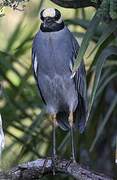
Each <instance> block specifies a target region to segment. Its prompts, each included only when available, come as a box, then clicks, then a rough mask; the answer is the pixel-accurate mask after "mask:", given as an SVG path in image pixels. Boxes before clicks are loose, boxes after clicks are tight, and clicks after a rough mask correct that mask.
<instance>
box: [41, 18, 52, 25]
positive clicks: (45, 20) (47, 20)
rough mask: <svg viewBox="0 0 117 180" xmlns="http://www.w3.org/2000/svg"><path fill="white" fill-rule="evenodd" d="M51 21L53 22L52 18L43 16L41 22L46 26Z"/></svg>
mask: <svg viewBox="0 0 117 180" xmlns="http://www.w3.org/2000/svg"><path fill="white" fill-rule="evenodd" d="M53 22H54V21H53V19H52V18H50V17H46V18H44V22H43V24H44V27H47V26H49V25H51V24H52V23H53Z"/></svg>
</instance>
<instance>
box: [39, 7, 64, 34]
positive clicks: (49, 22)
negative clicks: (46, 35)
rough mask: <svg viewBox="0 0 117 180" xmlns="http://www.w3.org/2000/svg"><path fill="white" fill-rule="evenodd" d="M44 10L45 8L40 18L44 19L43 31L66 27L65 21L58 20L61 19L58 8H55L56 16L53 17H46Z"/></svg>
mask: <svg viewBox="0 0 117 180" xmlns="http://www.w3.org/2000/svg"><path fill="white" fill-rule="evenodd" d="M44 11H45V9H44V10H42V11H41V13H40V18H41V20H42V21H43V22H42V24H41V27H40V28H41V30H42V31H43V32H53V31H59V30H61V29H63V28H64V22H63V21H61V22H59V23H57V21H59V20H60V18H61V13H60V12H59V11H58V10H57V9H55V16H54V17H51V16H46V17H44V16H43V13H44Z"/></svg>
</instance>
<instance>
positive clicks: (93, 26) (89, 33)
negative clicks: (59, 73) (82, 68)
mask: <svg viewBox="0 0 117 180" xmlns="http://www.w3.org/2000/svg"><path fill="white" fill-rule="evenodd" d="M100 19H101V18H100V17H99V16H97V14H95V16H94V17H93V19H92V21H91V22H90V24H89V28H88V30H87V32H86V33H85V35H84V38H83V41H82V44H81V47H80V49H79V52H78V56H77V59H76V61H75V64H74V67H73V72H76V71H77V69H78V67H79V65H80V63H81V61H82V59H83V56H84V54H85V52H86V50H87V47H88V45H89V42H90V41H91V39H92V38H93V35H94V33H95V31H96V29H97V26H98V24H99V22H100Z"/></svg>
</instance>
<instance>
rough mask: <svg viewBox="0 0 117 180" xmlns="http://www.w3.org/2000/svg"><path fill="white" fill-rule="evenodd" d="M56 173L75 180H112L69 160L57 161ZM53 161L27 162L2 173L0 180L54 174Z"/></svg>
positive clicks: (32, 179)
mask: <svg viewBox="0 0 117 180" xmlns="http://www.w3.org/2000/svg"><path fill="white" fill-rule="evenodd" d="M55 171H56V174H57V173H64V174H67V175H68V176H69V175H71V176H72V177H74V178H75V179H80V180H87V179H88V180H92V179H93V180H112V178H110V177H107V176H106V175H103V174H99V173H97V172H94V171H92V170H89V169H86V168H84V167H82V166H81V165H80V164H78V163H72V162H71V161H69V160H56V163H55ZM52 172H53V171H52V160H51V159H50V158H48V159H38V160H35V161H31V162H27V163H24V164H21V165H18V166H17V167H14V168H13V169H11V170H9V171H8V172H6V173H4V172H0V179H2V180H36V179H39V178H41V177H42V176H44V175H46V174H50V175H51V174H52Z"/></svg>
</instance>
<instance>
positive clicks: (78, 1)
mask: <svg viewBox="0 0 117 180" xmlns="http://www.w3.org/2000/svg"><path fill="white" fill-rule="evenodd" d="M50 1H52V2H53V3H55V4H57V5H59V6H62V7H65V8H75V9H76V8H83V7H89V6H93V7H97V6H98V5H99V4H100V1H99V4H98V3H97V4H96V3H94V2H92V1H91V0H50Z"/></svg>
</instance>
